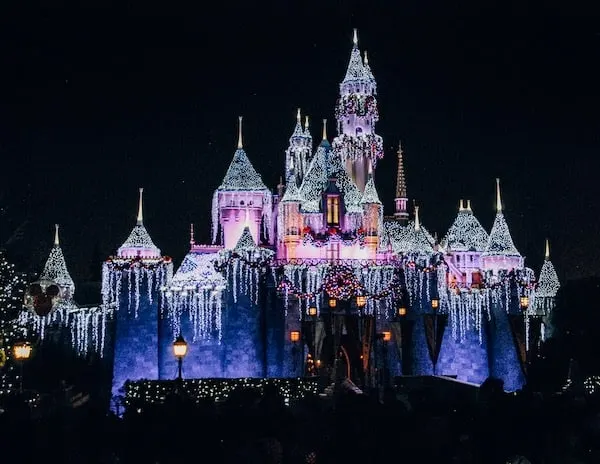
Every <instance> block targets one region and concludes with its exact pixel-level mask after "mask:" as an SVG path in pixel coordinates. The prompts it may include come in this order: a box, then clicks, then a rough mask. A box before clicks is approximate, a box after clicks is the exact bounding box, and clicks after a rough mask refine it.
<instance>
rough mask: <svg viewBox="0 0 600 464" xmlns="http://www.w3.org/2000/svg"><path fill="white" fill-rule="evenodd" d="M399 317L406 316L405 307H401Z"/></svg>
mask: <svg viewBox="0 0 600 464" xmlns="http://www.w3.org/2000/svg"><path fill="white" fill-rule="evenodd" d="M398 316H400V317H403V316H406V308H405V307H404V306H400V307H399V308H398Z"/></svg>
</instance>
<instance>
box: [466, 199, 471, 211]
mask: <svg viewBox="0 0 600 464" xmlns="http://www.w3.org/2000/svg"><path fill="white" fill-rule="evenodd" d="M466 210H467V211H471V200H467V208H466Z"/></svg>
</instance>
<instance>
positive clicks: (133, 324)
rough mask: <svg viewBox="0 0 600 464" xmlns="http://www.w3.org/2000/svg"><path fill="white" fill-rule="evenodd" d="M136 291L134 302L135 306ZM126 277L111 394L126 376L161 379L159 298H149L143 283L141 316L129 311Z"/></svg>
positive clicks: (119, 314)
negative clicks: (159, 372) (135, 315)
mask: <svg viewBox="0 0 600 464" xmlns="http://www.w3.org/2000/svg"><path fill="white" fill-rule="evenodd" d="M133 304H134V303H133V295H132V302H131V305H132V306H133ZM128 305H129V295H128V284H127V282H126V281H125V278H124V282H123V285H122V286H121V294H120V295H119V309H118V310H117V311H116V315H115V317H116V321H115V339H114V361H113V381H112V394H113V395H118V394H119V389H120V388H121V387H122V386H123V384H124V383H125V381H126V380H139V379H158V346H159V344H158V302H157V300H156V298H154V299H153V301H152V303H150V300H149V299H148V294H147V290H146V282H145V280H144V281H143V284H141V285H140V303H139V308H138V317H137V318H135V317H134V309H133V307H132V308H131V310H130V311H128Z"/></svg>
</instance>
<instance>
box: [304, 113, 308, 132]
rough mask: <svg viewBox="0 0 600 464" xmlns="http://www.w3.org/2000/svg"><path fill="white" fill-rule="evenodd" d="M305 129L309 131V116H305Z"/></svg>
mask: <svg viewBox="0 0 600 464" xmlns="http://www.w3.org/2000/svg"><path fill="white" fill-rule="evenodd" d="M304 130H305V131H308V116H304Z"/></svg>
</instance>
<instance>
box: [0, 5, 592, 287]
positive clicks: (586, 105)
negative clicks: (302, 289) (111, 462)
mask: <svg viewBox="0 0 600 464" xmlns="http://www.w3.org/2000/svg"><path fill="white" fill-rule="evenodd" d="M417 4H418V6H414V5H412V4H410V3H406V4H399V6H394V7H391V6H387V7H382V6H379V5H378V3H377V2H374V3H370V4H367V3H366V2H365V3H356V2H314V1H312V0H310V1H305V2H297V3H290V2H277V3H269V4H266V6H264V7H263V6H261V7H258V6H252V5H248V4H241V3H240V4H238V3H237V2H234V3H227V4H223V5H222V6H221V7H216V6H212V7H210V8H204V9H201V8H200V7H199V6H196V8H194V9H190V8H188V9H183V8H180V9H175V8H170V9H168V10H167V9H165V8H166V7H165V6H164V5H162V6H161V5H151V4H150V3H145V4H144V5H141V4H140V5H133V4H131V5H129V7H119V8H116V7H114V8H108V7H102V5H99V7H97V8H93V9H92V8H89V9H86V10H82V9H80V8H75V7H72V6H65V4H63V5H62V6H60V7H59V6H56V5H53V6H52V7H48V6H47V7H46V8H44V9H42V8H39V9H35V10H34V9H29V10H23V11H15V10H12V11H8V10H7V11H5V14H3V15H2V18H3V19H2V22H1V24H0V25H1V26H2V27H1V30H0V92H1V99H0V160H1V161H2V163H1V168H0V208H2V216H1V218H0V238H1V240H2V243H4V244H5V246H6V248H7V250H8V251H9V253H10V254H11V255H12V257H13V259H15V260H16V261H17V263H18V264H19V266H20V268H21V269H23V270H30V271H35V270H39V269H40V266H42V265H43V262H44V260H45V258H46V256H47V253H48V251H49V248H50V246H51V244H52V233H53V224H54V223H55V222H58V223H60V224H61V226H62V230H61V238H62V244H63V250H64V252H65V255H66V257H67V260H68V265H69V268H70V270H71V272H72V274H73V276H74V278H75V279H76V280H86V279H89V278H90V277H91V276H92V269H97V270H98V269H99V266H100V263H99V259H100V258H102V257H106V256H108V255H110V254H112V253H114V252H115V251H116V248H117V247H118V246H119V245H120V244H121V243H122V242H123V241H124V240H125V238H126V237H127V235H128V233H129V231H130V230H131V228H132V227H133V225H134V223H135V215H136V204H137V188H138V187H140V186H143V187H144V188H145V192H144V193H145V224H146V227H147V228H148V230H149V232H150V234H151V236H152V238H153V239H154V241H155V243H156V244H157V245H158V246H159V247H160V248H161V249H162V250H163V253H165V254H168V255H170V256H173V257H174V258H175V259H176V262H177V263H178V262H179V261H180V260H181V258H182V257H183V255H184V254H185V253H186V251H187V249H188V246H189V245H188V241H189V236H188V229H189V224H190V223H191V222H193V223H194V224H195V226H196V231H197V232H196V238H197V241H207V240H208V239H209V232H210V202H211V197H212V192H213V190H214V189H215V188H216V187H217V186H218V185H219V183H220V181H221V179H222V178H223V176H224V174H225V171H226V169H227V166H228V164H229V162H230V160H231V157H232V155H233V152H234V149H235V143H236V124H237V116H238V115H243V116H244V138H245V148H246V151H247V153H248V155H249V157H250V159H251V161H252V162H253V164H254V166H255V168H256V169H257V170H258V171H259V172H260V173H261V174H262V176H263V180H264V181H265V183H266V184H267V185H269V186H271V187H273V188H274V187H275V185H276V184H277V181H278V179H279V176H280V175H281V173H282V170H283V153H284V150H285V148H286V146H287V143H288V139H289V136H290V135H291V132H292V130H293V127H294V123H295V111H296V108H297V107H300V108H302V110H303V113H304V114H308V115H309V116H310V118H311V120H312V122H313V124H312V127H313V136H314V137H315V138H316V139H317V140H318V138H319V134H320V123H319V121H320V120H321V119H322V118H328V119H329V120H330V122H331V123H330V125H329V132H330V136H331V137H333V135H334V133H333V132H334V124H333V109H334V104H335V100H336V98H337V93H338V84H339V82H340V81H341V79H342V78H343V75H344V73H345V69H346V66H347V61H348V58H349V53H350V48H351V34H352V28H353V27H357V28H358V29H359V42H360V47H361V49H362V50H365V49H366V50H368V52H369V59H370V64H371V67H372V69H373V72H374V75H375V77H376V79H377V83H378V89H379V109H380V115H381V119H380V122H379V123H378V126H377V128H378V130H377V131H378V133H379V134H380V135H382V136H383V138H384V142H385V148H386V156H385V158H384V159H383V160H382V161H381V162H380V164H379V165H378V168H377V172H376V179H377V187H378V191H379V194H380V197H381V198H382V199H383V200H384V203H386V213H391V212H392V208H393V201H392V199H393V196H394V184H395V172H396V155H395V151H396V149H397V144H398V141H399V140H400V139H402V142H403V146H404V150H405V162H406V171H407V184H408V192H409V196H410V197H411V199H415V200H416V201H417V203H418V204H419V205H420V206H421V219H422V222H423V223H424V225H425V226H426V227H427V228H428V229H429V230H430V231H431V232H434V231H437V233H438V234H439V235H440V236H442V235H443V234H444V233H445V232H446V230H447V228H448V227H449V225H450V224H451V222H452V220H453V218H454V216H455V214H456V211H457V204H458V200H459V199H460V198H465V199H466V198H469V199H471V200H472V205H473V209H474V212H475V214H476V215H477V217H478V218H479V220H480V221H481V222H482V224H483V225H484V227H486V229H488V231H489V229H490V228H491V225H492V222H493V218H494V214H495V211H494V188H495V181H494V179H495V178H496V177H500V178H501V183H502V193H503V201H504V205H505V215H506V217H507V221H508V224H509V226H510V228H511V232H512V235H513V238H514V241H515V244H516V245H517V248H518V249H519V250H520V251H521V253H522V254H523V255H525V256H526V257H527V263H528V265H529V266H531V267H533V268H534V269H535V270H536V272H537V271H538V270H539V267H540V266H541V262H542V259H543V248H544V239H545V238H546V237H548V238H549V239H550V240H551V248H552V257H553V261H554V263H555V265H556V267H557V269H558V271H559V274H560V275H561V277H562V278H563V279H567V278H569V279H573V278H580V277H584V276H590V275H596V276H597V275H600V251H599V247H598V245H597V242H598V237H599V236H600V222H599V220H598V216H599V215H600V205H599V204H598V201H597V199H598V195H599V193H600V187H599V186H598V181H597V172H598V168H599V167H600V163H599V162H598V154H599V152H600V137H599V134H600V132H599V125H600V116H599V108H600V92H599V90H598V86H599V83H600V71H599V66H598V63H599V59H600V27H597V26H596V24H595V23H597V19H598V18H597V17H596V16H595V15H592V14H590V15H588V16H587V17H584V16H583V15H581V16H574V15H571V16H568V17H567V16H565V14H564V13H565V11H563V10H560V9H559V8H556V7H547V8H546V9H541V10H540V9H533V10H531V11H528V10H526V8H525V7H519V10H517V11H515V10H508V9H507V10H505V11H503V10H485V9H484V8H482V7H477V8H475V7H467V6H463V7H462V8H458V7H456V8H453V9H452V8H449V7H443V8H441V7H439V6H437V5H434V4H431V3H427V2H415V5H417ZM369 5H371V6H369ZM331 137H330V138H331ZM15 231H17V233H15Z"/></svg>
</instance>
